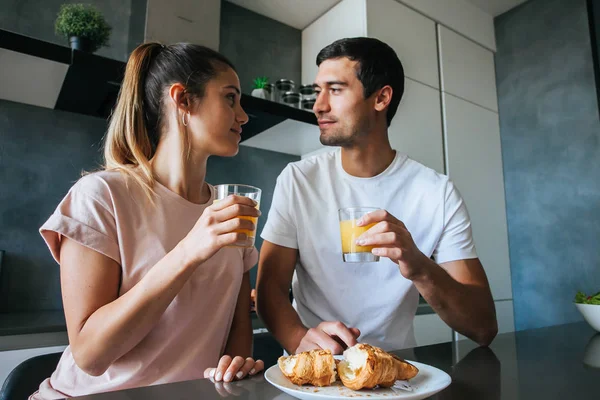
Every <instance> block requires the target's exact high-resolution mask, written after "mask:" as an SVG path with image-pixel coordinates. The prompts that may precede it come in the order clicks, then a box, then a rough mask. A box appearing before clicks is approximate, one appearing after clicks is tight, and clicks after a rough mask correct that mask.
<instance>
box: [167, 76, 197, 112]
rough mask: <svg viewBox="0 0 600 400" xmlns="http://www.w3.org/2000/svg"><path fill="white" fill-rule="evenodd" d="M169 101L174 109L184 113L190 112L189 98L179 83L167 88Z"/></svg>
mask: <svg viewBox="0 0 600 400" xmlns="http://www.w3.org/2000/svg"><path fill="white" fill-rule="evenodd" d="M169 99H170V101H172V102H173V105H174V106H175V108H176V109H182V110H183V111H184V112H185V111H190V110H191V106H192V104H191V98H190V95H189V93H187V92H186V91H185V86H183V85H182V84H181V83H174V84H172V85H171V87H170V88H169Z"/></svg>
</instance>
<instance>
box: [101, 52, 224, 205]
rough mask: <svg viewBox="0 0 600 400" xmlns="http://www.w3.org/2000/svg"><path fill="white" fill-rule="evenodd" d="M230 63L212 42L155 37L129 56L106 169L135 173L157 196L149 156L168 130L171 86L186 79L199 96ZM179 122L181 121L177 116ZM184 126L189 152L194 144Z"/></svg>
mask: <svg viewBox="0 0 600 400" xmlns="http://www.w3.org/2000/svg"><path fill="white" fill-rule="evenodd" d="M227 67H231V68H232V69H234V70H235V68H234V66H233V65H232V64H231V62H230V61H229V60H227V58H225V57H224V56H223V55H221V54H219V53H218V52H216V51H214V50H211V49H209V48H207V47H204V46H200V45H196V44H189V43H177V44H172V45H168V46H165V45H162V44H160V43H156V42H150V43H144V44H141V45H139V46H138V47H137V48H136V49H135V50H134V51H133V52H132V53H131V55H130V56H129V60H128V61H127V66H126V68H125V77H124V78H123V84H122V85H121V89H120V91H119V97H118V99H117V104H116V106H115V108H114V110H113V113H112V115H111V117H110V123H109V127H108V132H107V134H106V138H105V143H104V166H103V167H104V169H105V170H113V171H114V170H117V171H120V172H123V173H125V174H126V175H128V176H130V177H132V178H134V180H135V181H136V182H137V183H139V184H140V185H141V186H142V188H143V189H144V191H145V192H146V194H147V195H148V197H149V198H150V200H152V194H153V192H154V191H153V186H154V183H155V177H154V176H153V174H152V169H151V167H150V160H151V159H152V157H153V156H154V153H155V152H156V147H157V145H158V142H159V140H160V137H161V134H162V132H163V129H164V128H165V127H164V124H165V120H166V119H165V118H164V115H163V113H164V104H165V103H164V100H165V98H166V93H167V91H166V89H168V88H169V87H170V86H171V85H173V84H175V83H181V84H183V85H184V87H185V92H186V93H187V94H188V95H189V96H191V98H193V99H200V98H202V96H203V95H204V90H205V88H206V84H207V82H208V81H210V80H211V79H213V78H214V77H215V76H217V74H218V73H219V71H221V70H223V69H226V68H227ZM177 121H178V124H181V121H180V119H179V118H177ZM182 131H184V133H183V135H182V138H181V140H182V141H183V145H184V146H183V148H184V151H185V154H182V160H183V157H186V155H189V150H190V143H189V137H188V136H187V133H186V132H185V130H182Z"/></svg>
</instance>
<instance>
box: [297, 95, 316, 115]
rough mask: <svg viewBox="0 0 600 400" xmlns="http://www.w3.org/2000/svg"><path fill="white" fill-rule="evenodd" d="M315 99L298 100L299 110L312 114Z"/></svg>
mask: <svg viewBox="0 0 600 400" xmlns="http://www.w3.org/2000/svg"><path fill="white" fill-rule="evenodd" d="M315 101H316V99H314V98H312V99H302V100H300V108H301V109H303V110H306V111H310V112H312V110H313V106H314V105H315Z"/></svg>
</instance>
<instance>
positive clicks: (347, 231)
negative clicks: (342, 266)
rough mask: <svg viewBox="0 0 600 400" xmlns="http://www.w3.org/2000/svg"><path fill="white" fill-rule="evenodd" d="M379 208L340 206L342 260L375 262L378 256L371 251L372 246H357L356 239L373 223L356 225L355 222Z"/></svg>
mask: <svg viewBox="0 0 600 400" xmlns="http://www.w3.org/2000/svg"><path fill="white" fill-rule="evenodd" d="M376 210H379V208H375V207H348V208H340V209H339V210H338V214H339V217H340V235H341V238H342V258H343V259H344V262H376V261H379V256H376V255H375V254H373V253H371V250H373V246H359V245H357V244H356V239H358V238H359V236H360V235H362V234H363V233H365V232H366V231H368V230H369V229H371V228H372V227H373V226H374V225H375V224H369V225H365V226H356V222H357V221H358V220H359V219H360V218H361V217H362V216H363V215H366V214H368V213H370V212H373V211H376Z"/></svg>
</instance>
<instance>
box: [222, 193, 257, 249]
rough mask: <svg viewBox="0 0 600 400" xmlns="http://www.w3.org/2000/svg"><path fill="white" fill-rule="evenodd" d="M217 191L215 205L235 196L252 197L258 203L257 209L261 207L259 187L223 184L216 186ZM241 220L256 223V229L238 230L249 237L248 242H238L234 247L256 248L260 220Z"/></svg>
mask: <svg viewBox="0 0 600 400" xmlns="http://www.w3.org/2000/svg"><path fill="white" fill-rule="evenodd" d="M215 190H216V192H217V193H216V195H215V200H214V202H213V203H216V202H217V201H219V200H223V199H224V198H226V197H227V196H229V195H232V194H234V195H236V196H244V197H250V198H251V199H252V200H254V201H256V208H257V209H259V207H260V195H261V192H262V191H261V190H260V189H259V188H257V187H254V186H250V185H240V184H232V183H227V184H223V185H216V186H215ZM240 218H241V219H247V220H250V221H252V222H253V223H254V229H253V230H248V229H238V230H236V231H235V232H240V233H245V234H246V235H247V236H248V237H247V239H246V240H242V241H237V242H236V243H234V244H233V246H236V247H252V246H254V239H255V237H256V223H257V222H258V218H256V217H240Z"/></svg>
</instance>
